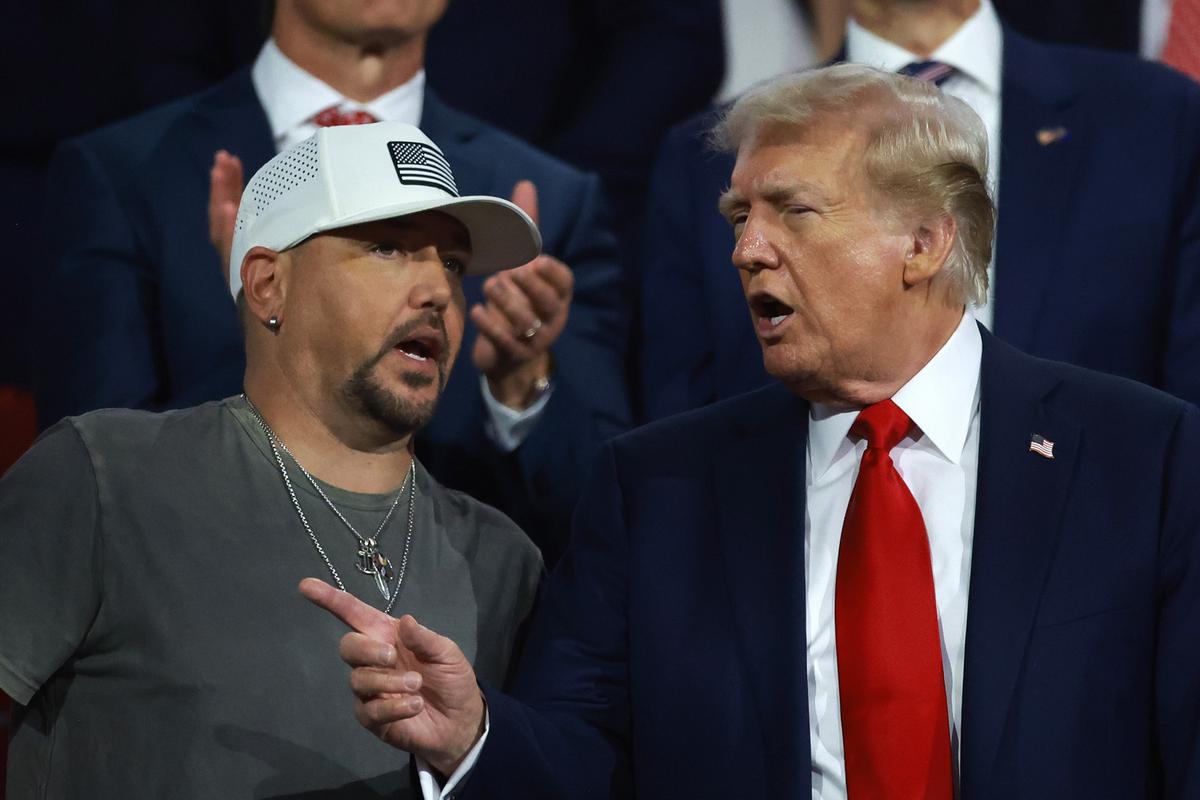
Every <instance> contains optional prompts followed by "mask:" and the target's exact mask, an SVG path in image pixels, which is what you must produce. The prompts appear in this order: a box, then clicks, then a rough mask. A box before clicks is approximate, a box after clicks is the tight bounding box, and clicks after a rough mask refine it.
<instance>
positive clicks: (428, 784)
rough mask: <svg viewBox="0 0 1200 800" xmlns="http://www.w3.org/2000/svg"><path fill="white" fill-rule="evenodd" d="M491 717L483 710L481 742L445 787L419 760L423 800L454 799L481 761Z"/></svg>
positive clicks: (455, 771)
mask: <svg viewBox="0 0 1200 800" xmlns="http://www.w3.org/2000/svg"><path fill="white" fill-rule="evenodd" d="M491 724H492V723H491V715H490V714H489V713H488V710H487V709H486V708H485V709H484V710H483V734H482V735H481V736H480V737H479V741H478V742H476V743H475V746H474V747H472V748H471V749H470V751H468V752H467V755H466V757H465V758H464V759H463V760H462V763H461V764H459V765H458V769H456V770H454V774H452V775H451V776H450V777H449V778H448V779H447V780H446V785H445V786H438V782H437V778H435V777H434V774H433V770H432V769H430V767H429V765H428V764H426V763H425V759H423V758H417V759H416V762H417V776H418V778H419V780H420V782H421V797H422V800H449V799H450V798H451V797H453V792H454V790H455V789H456V788H458V785H459V784H460V783H462V782H463V779H464V778H466V777H467V775H468V773H470V772H471V770H472V769H473V768H474V767H475V762H476V761H478V760H479V753H480V751H482V750H483V743H484V742H486V741H487V736H488V730H489V729H490V728H491Z"/></svg>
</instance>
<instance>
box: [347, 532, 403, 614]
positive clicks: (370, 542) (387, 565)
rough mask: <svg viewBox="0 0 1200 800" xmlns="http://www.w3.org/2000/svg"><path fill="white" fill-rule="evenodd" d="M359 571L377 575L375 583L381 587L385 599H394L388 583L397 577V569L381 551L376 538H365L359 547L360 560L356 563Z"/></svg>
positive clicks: (380, 590) (380, 591)
mask: <svg viewBox="0 0 1200 800" xmlns="http://www.w3.org/2000/svg"><path fill="white" fill-rule="evenodd" d="M354 566H356V567H357V568H358V571H359V572H362V573H364V574H366V575H374V576H375V585H376V586H377V587H378V588H379V593H380V594H381V595H383V597H384V599H385V600H391V599H392V593H391V590H389V589H388V583H390V582H391V580H392V578H393V577H395V571H394V570H393V569H392V562H391V561H389V560H388V558H387V556H385V555H384V554H383V553H381V552H379V545H377V544H376V543H375V540H374V539H364V540H363V541H362V543H361V544H359V547H358V562H357V563H356V564H355V565H354Z"/></svg>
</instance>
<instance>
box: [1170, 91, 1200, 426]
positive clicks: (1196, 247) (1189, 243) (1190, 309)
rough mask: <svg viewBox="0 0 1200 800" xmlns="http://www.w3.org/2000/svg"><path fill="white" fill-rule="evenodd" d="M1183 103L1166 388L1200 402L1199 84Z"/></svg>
mask: <svg viewBox="0 0 1200 800" xmlns="http://www.w3.org/2000/svg"><path fill="white" fill-rule="evenodd" d="M1184 88H1185V89H1186V94H1187V97H1186V98H1185V99H1186V102H1180V103H1179V104H1178V108H1179V113H1180V114H1181V115H1182V117H1183V120H1182V124H1181V125H1180V126H1179V132H1178V135H1177V136H1176V137H1175V139H1176V141H1177V142H1179V143H1180V146H1181V147H1182V148H1184V152H1182V153H1180V158H1179V163H1180V170H1179V172H1178V173H1177V174H1178V175H1179V177H1180V181H1181V182H1180V185H1178V186H1176V187H1175V193H1176V197H1177V198H1179V199H1178V201H1177V202H1176V207H1177V208H1178V219H1177V221H1176V231H1177V234H1176V236H1177V239H1176V241H1175V243H1174V248H1173V252H1174V263H1173V265H1172V269H1173V281H1172V283H1171V285H1170V287H1169V291H1170V300H1169V303H1170V311H1169V317H1168V319H1167V324H1166V343H1165V354H1164V358H1163V365H1162V388H1163V389H1165V390H1167V391H1168V392H1170V393H1171V394H1174V395H1176V396H1177V397H1182V398H1183V399H1184V400H1187V401H1188V402H1190V403H1200V86H1195V85H1193V84H1191V83H1190V82H1189V83H1188V85H1187V86H1186V87H1184Z"/></svg>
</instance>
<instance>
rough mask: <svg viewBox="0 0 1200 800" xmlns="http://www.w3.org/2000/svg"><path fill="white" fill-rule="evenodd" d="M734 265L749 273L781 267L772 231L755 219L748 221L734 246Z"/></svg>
mask: <svg viewBox="0 0 1200 800" xmlns="http://www.w3.org/2000/svg"><path fill="white" fill-rule="evenodd" d="M733 265H734V266H735V267H737V268H738V269H741V270H747V271H749V272H757V271H759V270H761V269H774V268H775V267H777V266H779V258H778V254H777V253H776V251H775V246H774V244H772V237H771V236H770V231H769V230H768V228H767V226H766V225H764V224H763V223H762V222H761V221H760V220H758V219H757V218H755V217H751V218H749V219H747V220H746V222H745V224H744V225H743V226H742V230H741V233H740V234H739V235H738V238H737V242H735V243H734V245H733Z"/></svg>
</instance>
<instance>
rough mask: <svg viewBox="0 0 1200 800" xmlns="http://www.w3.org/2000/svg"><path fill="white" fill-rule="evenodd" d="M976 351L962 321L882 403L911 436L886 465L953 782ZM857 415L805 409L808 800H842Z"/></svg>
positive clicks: (975, 450) (970, 529) (859, 445)
mask: <svg viewBox="0 0 1200 800" xmlns="http://www.w3.org/2000/svg"><path fill="white" fill-rule="evenodd" d="M982 351H983V343H982V340H981V337H980V335H979V329H978V328H977V327H976V325H975V319H974V318H973V316H972V315H971V313H970V312H967V313H965V314H964V315H963V318H962V322H960V323H959V326H958V328H957V329H956V330H955V331H954V334H953V335H952V336H951V337H950V339H949V340H948V341H947V342H946V344H945V345H943V346H942V349H941V350H939V351H938V353H937V355H935V356H934V357H933V358H932V359H931V360H930V361H929V363H928V364H926V365H925V366H924V367H923V368H922V369H921V371H920V372H918V373H917V374H916V375H914V376H913V377H912V379H911V380H909V382H908V383H906V384H905V385H904V386H903V387H902V388H901V389H900V391H898V392H896V394H895V395H894V396H893V397H892V400H893V401H895V403H896V405H898V406H899V407H900V408H901V410H903V411H904V413H906V414H907V415H908V416H909V418H910V419H911V420H912V421H913V422H914V423H915V424H916V426H917V428H919V432H918V433H917V434H916V436H917V438H915V439H913V438H911V437H910V438H905V439H904V440H903V441H901V442H900V444H898V445H896V447H895V448H894V449H893V450H892V453H891V456H892V461H893V462H894V463H895V465H896V470H897V471H898V472H899V473H900V475H901V477H902V478H904V482H905V483H906V484H907V485H908V488H909V490H910V491H911V492H912V494H913V497H914V498H915V499H916V501H917V505H918V507H920V509H921V516H922V518H923V519H924V520H925V529H926V532H927V533H928V535H929V550H930V558H931V560H932V567H933V584H934V594H935V596H936V601H937V610H938V629H939V632H940V638H941V643H942V671H943V674H944V677H945V679H946V698H947V709H948V711H949V718H950V747H951V751H952V754H953V762H954V765H955V768H954V769H955V784H956V785H957V783H958V754H959V735H958V732H959V730H960V723H961V721H962V680H963V652H964V649H965V639H966V629H967V587H968V585H969V583H970V578H971V544H972V541H973V536H974V531H975V482H976V468H977V466H978V462H979V367H980V355H981V353H982ZM857 416H858V411H841V412H834V411H832V410H830V409H828V408H824V407H822V406H819V405H814V406H813V408H812V411H811V413H810V416H809V427H808V448H807V459H806V460H807V466H806V469H805V491H806V496H807V504H806V516H805V520H804V571H805V589H806V595H805V599H806V602H805V608H806V613H807V619H806V620H805V623H806V630H807V645H808V659H807V662H808V716H809V731H810V737H811V746H812V754H811V755H812V797H813V800H845V798H846V766H845V758H844V751H843V749H842V719H841V702H840V698H839V694H838V672H837V643H836V641H835V628H834V588H835V582H836V577H837V559H838V547H839V545H840V543H841V539H842V523H843V521H844V520H845V517H846V507H847V506H848V505H849V503H850V493H851V491H852V490H853V488H854V481H855V479H856V478H857V477H858V468H859V465H860V464H861V462H862V455H863V452H864V451H865V450H866V449H867V443H866V441H865V440H853V439H851V438H850V437H849V432H850V426H851V425H852V424H853V422H854V419H855V417H857Z"/></svg>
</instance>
